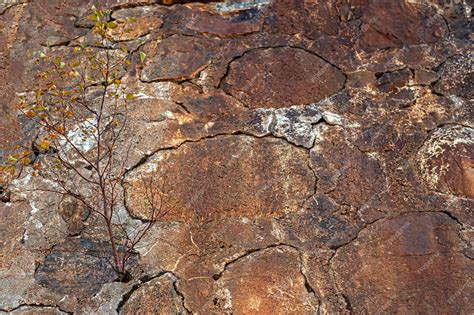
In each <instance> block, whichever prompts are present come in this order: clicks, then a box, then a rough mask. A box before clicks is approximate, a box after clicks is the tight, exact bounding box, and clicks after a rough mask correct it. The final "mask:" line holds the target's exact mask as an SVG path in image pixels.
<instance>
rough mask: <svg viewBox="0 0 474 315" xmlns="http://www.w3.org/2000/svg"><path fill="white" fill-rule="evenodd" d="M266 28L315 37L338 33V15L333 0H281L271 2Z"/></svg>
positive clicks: (274, 31)
mask: <svg viewBox="0 0 474 315" xmlns="http://www.w3.org/2000/svg"><path fill="white" fill-rule="evenodd" d="M267 11H269V12H268V13H267V20H266V24H267V28H268V31H269V32H271V33H277V34H288V35H292V36H295V35H296V36H301V35H302V36H305V37H307V38H310V39H317V38H319V37H321V36H322V35H332V36H335V35H337V33H338V28H339V17H338V16H337V12H336V8H335V6H334V3H333V2H328V1H323V2H318V1H298V0H281V1H274V2H271V6H270V7H269V8H268V10H267Z"/></svg>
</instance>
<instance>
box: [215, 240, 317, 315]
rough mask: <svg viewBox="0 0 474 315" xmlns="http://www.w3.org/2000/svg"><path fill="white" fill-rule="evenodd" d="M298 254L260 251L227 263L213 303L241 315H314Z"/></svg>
mask: <svg viewBox="0 0 474 315" xmlns="http://www.w3.org/2000/svg"><path fill="white" fill-rule="evenodd" d="M301 268H302V267H301V262H300V261H299V254H298V252H297V251H295V250H294V249H291V248H289V247H286V246H281V247H276V248H270V249H266V250H262V251H259V252H256V253H253V254H250V255H248V256H245V257H243V258H241V259H239V260H236V261H235V262H232V263H229V264H228V265H227V267H226V269H225V271H224V272H223V274H222V277H221V278H219V280H218V282H217V286H218V288H219V289H218V291H217V293H216V295H215V298H214V304H215V305H216V307H217V308H218V309H220V310H221V312H233V311H236V312H238V313H241V314H256V313H258V314H280V313H285V314H314V313H315V312H316V311H317V309H318V306H317V304H318V301H317V299H316V297H315V296H314V293H313V292H308V289H307V288H306V286H305V285H306V280H305V277H304V276H303V275H302V274H301Z"/></svg>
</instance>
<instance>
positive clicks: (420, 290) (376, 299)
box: [332, 213, 474, 313]
mask: <svg viewBox="0 0 474 315" xmlns="http://www.w3.org/2000/svg"><path fill="white" fill-rule="evenodd" d="M459 228H460V227H459V226H458V225H457V223H456V222H455V221H453V220H451V219H450V218H449V217H448V216H447V215H444V214H438V213H418V214H408V215H403V216H400V217H397V218H393V219H387V220H383V221H379V222H377V223H375V224H373V225H371V226H369V227H368V228H366V229H365V230H363V231H362V232H361V233H360V234H359V237H358V238H357V240H355V241H353V242H352V243H350V244H348V245H346V246H344V247H342V248H340V249H339V250H338V251H337V253H336V255H335V256H334V258H333V259H332V266H333V269H334V271H335V275H336V281H337V284H338V287H339V288H340V290H341V293H342V294H343V295H345V296H346V298H347V300H348V301H349V302H350V307H351V310H352V311H353V312H354V313H392V312H403V313H407V312H414V313H432V312H441V313H471V312H473V311H474V309H473V306H472V303H471V302H470V301H472V298H473V296H472V290H470V289H469V287H470V283H472V281H473V278H474V270H473V268H472V263H471V262H470V260H469V259H468V258H467V257H465V256H464V255H463V254H462V251H461V240H460V238H459ZM427 288H429V290H427Z"/></svg>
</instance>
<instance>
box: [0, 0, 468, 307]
mask: <svg viewBox="0 0 474 315" xmlns="http://www.w3.org/2000/svg"><path fill="white" fill-rule="evenodd" d="M93 3H95V4H96V5H99V4H100V6H101V7H104V8H110V9H111V10H112V14H111V18H112V19H115V20H116V21H117V23H118V27H117V29H116V31H114V32H113V33H112V34H111V35H112V36H114V37H115V38H116V39H117V40H120V41H121V44H122V45H124V46H125V47H126V48H127V49H128V51H130V52H131V54H132V64H131V65H130V67H129V68H128V69H124V71H123V78H122V82H123V83H124V84H126V85H127V86H128V87H129V89H130V90H132V91H134V92H136V95H137V98H136V99H135V100H134V101H133V104H131V105H132V106H130V118H131V119H130V124H131V126H130V129H129V130H130V133H129V134H127V138H128V139H130V141H132V142H133V144H134V146H133V149H132V151H131V152H130V157H129V160H128V167H129V170H128V172H127V174H126V176H125V178H124V181H123V192H124V200H123V202H124V205H123V208H122V209H121V211H120V216H121V217H122V218H127V219H129V221H130V222H131V224H132V225H134V226H135V227H140V226H142V224H143V221H140V220H133V219H134V218H135V219H141V220H146V219H147V217H148V216H149V213H147V211H146V208H145V205H144V202H143V201H144V200H143V199H144V186H143V181H142V179H143V178H145V179H149V178H150V177H152V176H155V177H154V178H155V179H156V181H154V184H153V188H155V189H161V190H162V191H163V192H164V195H165V197H166V198H165V203H164V206H165V208H167V209H169V210H170V211H169V213H168V214H167V216H166V217H164V218H163V220H162V222H159V223H158V224H156V225H155V226H154V227H153V228H152V229H151V230H150V232H149V233H148V234H147V235H146V236H145V237H144V239H143V242H142V243H141V244H140V246H139V247H138V248H137V255H136V256H134V258H133V261H132V263H131V264H130V270H129V271H130V276H131V279H128V280H130V281H128V282H115V280H116V276H115V274H114V272H113V270H112V269H111V266H110V265H109V264H108V262H107V261H108V260H107V258H108V257H109V256H110V253H109V250H110V249H109V244H108V241H107V237H106V233H105V231H104V227H103V225H102V224H101V223H100V222H101V221H100V220H99V219H98V218H97V217H96V216H95V215H93V214H91V213H89V212H88V211H86V210H85V209H83V208H81V207H80V206H78V205H77V204H76V203H74V202H73V201H71V200H68V199H67V198H61V196H57V195H53V194H50V193H45V192H35V191H34V188H37V187H40V185H42V184H45V183H42V182H41V179H40V178H33V177H32V176H30V173H29V172H24V173H22V176H21V178H19V179H17V180H15V181H14V182H13V184H12V187H11V194H10V195H9V196H8V198H7V196H4V195H1V198H0V199H1V201H0V216H1V218H2V219H1V220H0V237H1V240H0V284H1V285H0V312H11V313H21V314H62V313H78V314H116V313H121V314H135V313H139V314H145V313H157V314H186V313H193V314H230V313H232V314H233V313H235V314H318V313H322V314H325V313H329V314H336V313H337V314H339V313H340V314H349V313H354V314H359V313H363V314H364V313H368V314H372V313H375V314H379V313H380V314H384V313H401V314H433V313H441V314H471V313H473V312H474V304H473V301H474V296H473V293H472V292H474V288H473V283H474V264H473V259H474V213H473V209H474V199H473V198H474V147H473V145H474V144H473V143H474V142H473V141H474V121H473V117H474V104H473V101H472V96H473V85H472V82H473V72H474V71H473V58H472V57H473V56H472V30H473V26H472V16H471V14H472V7H473V2H472V1H470V0H453V1H446V0H419V1H418V0H397V1H394V0H335V1H299V0H245V1H244V0H226V1H224V0H222V1H218V0H216V1H192V0H180V1H173V0H127V1H121V0H107V1H93V0H89V1H82V0H74V1H59V0H35V1H27V0H12V1H1V0H0V117H2V121H1V123H0V134H1V137H2V141H1V142H0V152H3V151H1V150H4V149H6V148H8V147H11V146H12V145H13V144H14V143H16V141H19V140H20V141H21V139H29V138H31V137H32V136H34V133H32V130H31V124H29V123H28V122H25V121H21V120H20V119H19V118H18V116H17V112H16V109H15V105H16V103H17V96H18V95H19V94H21V93H26V94H24V95H28V93H29V92H31V91H32V90H33V89H34V88H35V86H36V84H37V82H36V81H35V80H34V79H33V75H32V74H33V69H34V67H35V65H34V63H33V62H32V61H31V59H30V56H31V54H32V53H35V52H38V51H41V50H44V49H45V46H47V45H50V46H52V49H53V50H54V51H55V52H58V53H60V52H65V51H71V50H72V46H75V45H78V43H80V42H82V41H84V42H87V43H93V42H94V38H95V37H94V34H93V33H92V31H91V27H92V24H91V21H89V20H88V19H87V16H88V8H89V7H90V5H91V4H93ZM130 17H133V18H135V21H134V22H133V25H132V28H133V31H132V32H127V33H126V34H125V36H119V34H120V33H122V32H121V31H122V29H124V27H126V26H124V23H123V22H124V20H125V19H127V18H130ZM119 37H120V38H119ZM96 49H102V48H96ZM139 50H141V51H143V52H145V53H146V55H147V58H146V60H145V62H144V63H141V62H140V57H139V53H138V51H139ZM91 95H93V91H92V92H91ZM115 219H116V218H115Z"/></svg>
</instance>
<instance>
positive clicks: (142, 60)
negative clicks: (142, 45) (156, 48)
mask: <svg viewBox="0 0 474 315" xmlns="http://www.w3.org/2000/svg"><path fill="white" fill-rule="evenodd" d="M145 58H146V54H145V53H144V52H143V51H140V61H141V62H142V63H144V62H145Z"/></svg>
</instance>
